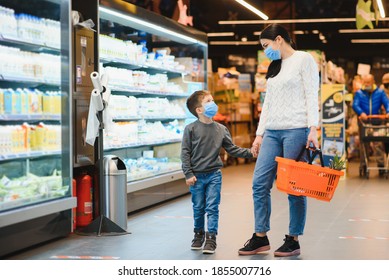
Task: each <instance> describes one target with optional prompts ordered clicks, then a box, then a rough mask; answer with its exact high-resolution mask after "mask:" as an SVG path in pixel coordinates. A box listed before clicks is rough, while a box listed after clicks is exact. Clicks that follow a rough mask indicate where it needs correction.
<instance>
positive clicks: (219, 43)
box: [209, 41, 259, 46]
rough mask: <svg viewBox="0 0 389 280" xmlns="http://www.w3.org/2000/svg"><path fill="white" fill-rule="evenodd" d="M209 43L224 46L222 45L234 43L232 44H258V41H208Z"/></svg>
mask: <svg viewBox="0 0 389 280" xmlns="http://www.w3.org/2000/svg"><path fill="white" fill-rule="evenodd" d="M209 44H210V45H219V46H222V45H223V46H224V45H229V46H230V45H234V46H239V45H258V44H259V42H258V41H246V42H242V41H210V42H209Z"/></svg>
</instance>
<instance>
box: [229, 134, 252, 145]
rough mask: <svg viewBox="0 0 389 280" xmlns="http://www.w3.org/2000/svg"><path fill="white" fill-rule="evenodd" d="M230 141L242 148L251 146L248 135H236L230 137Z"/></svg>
mask: <svg viewBox="0 0 389 280" xmlns="http://www.w3.org/2000/svg"><path fill="white" fill-rule="evenodd" d="M232 142H233V143H234V144H235V145H237V146H239V147H242V148H250V147H251V144H252V143H251V139H250V135H248V134H247V135H237V136H233V137H232Z"/></svg>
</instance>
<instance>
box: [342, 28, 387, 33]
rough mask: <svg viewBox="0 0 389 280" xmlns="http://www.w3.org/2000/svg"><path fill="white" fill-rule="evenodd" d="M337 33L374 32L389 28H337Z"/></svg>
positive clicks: (385, 30) (384, 30)
mask: <svg viewBox="0 0 389 280" xmlns="http://www.w3.org/2000/svg"><path fill="white" fill-rule="evenodd" d="M338 31H339V33H375V32H377V33H378V32H388V31H389V28H376V29H339V30H338Z"/></svg>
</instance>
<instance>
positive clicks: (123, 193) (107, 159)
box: [103, 155, 127, 230]
mask: <svg viewBox="0 0 389 280" xmlns="http://www.w3.org/2000/svg"><path fill="white" fill-rule="evenodd" d="M103 164H104V191H105V213H104V215H105V216H106V217H107V218H109V219H110V220H111V221H112V222H114V223H115V224H117V225H118V226H120V227H121V228H123V229H124V230H127V169H126V165H125V164H124V162H123V161H122V160H121V159H120V158H119V157H117V156H114V155H107V156H104V163H103Z"/></svg>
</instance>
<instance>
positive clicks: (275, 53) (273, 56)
mask: <svg viewBox="0 0 389 280" xmlns="http://www.w3.org/2000/svg"><path fill="white" fill-rule="evenodd" d="M265 55H266V56H267V57H268V58H269V59H270V60H278V59H281V52H280V50H273V49H272V47H271V46H268V47H267V48H266V49H265Z"/></svg>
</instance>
